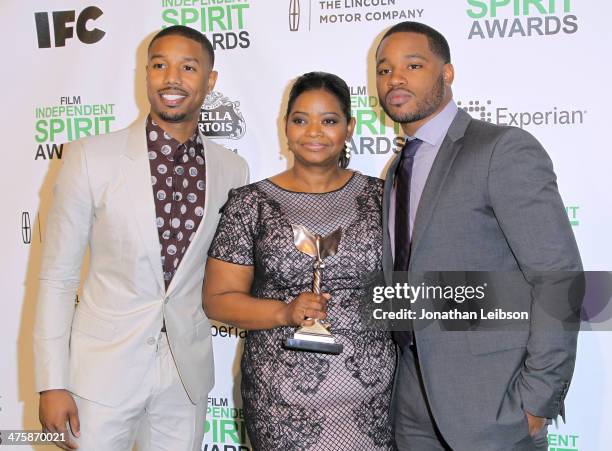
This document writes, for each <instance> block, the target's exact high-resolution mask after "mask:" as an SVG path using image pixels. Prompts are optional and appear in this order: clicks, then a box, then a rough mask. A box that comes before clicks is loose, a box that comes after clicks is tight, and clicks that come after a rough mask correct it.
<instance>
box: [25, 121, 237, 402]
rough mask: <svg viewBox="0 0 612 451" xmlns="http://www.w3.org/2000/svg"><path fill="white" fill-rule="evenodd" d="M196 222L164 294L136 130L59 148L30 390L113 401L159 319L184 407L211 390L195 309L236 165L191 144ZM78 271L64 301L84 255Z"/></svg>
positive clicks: (201, 321) (209, 357)
mask: <svg viewBox="0 0 612 451" xmlns="http://www.w3.org/2000/svg"><path fill="white" fill-rule="evenodd" d="M202 139H203V142H204V149H205V157H206V158H205V160H206V193H205V207H204V216H203V218H202V221H201V223H200V226H199V228H198V230H197V233H196V235H195V237H194V239H193V241H192V242H191V244H190V245H189V247H188V249H187V252H186V254H185V255H184V257H183V259H182V261H181V263H180V265H179V268H178V270H177V272H176V274H175V275H174V278H173V279H172V282H171V284H170V286H169V287H168V290H166V289H165V286H164V280H163V275H162V266H161V257H160V244H159V237H158V232H157V227H156V221H155V218H156V214H155V203H154V199H153V190H152V187H151V172H150V168H149V159H148V152H147V143H146V136H145V123H144V121H142V122H140V121H139V122H138V123H136V124H134V125H132V126H131V127H129V128H127V129H125V130H121V131H118V132H115V133H110V134H107V135H101V136H92V137H89V138H87V139H84V140H82V141H78V142H74V143H72V144H70V146H69V149H68V150H67V151H66V155H65V158H64V164H63V167H62V169H61V171H60V175H59V177H58V180H57V183H56V185H55V189H54V202H53V206H52V208H51V210H50V213H49V217H48V221H47V231H46V235H45V243H44V250H43V257H42V267H41V272H40V292H39V298H38V305H37V312H36V322H35V328H34V357H35V371H36V389H37V390H38V391H43V390H49V389H60V388H61V389H67V390H70V391H71V392H73V393H75V394H77V395H79V396H81V397H83V398H86V399H89V400H91V401H96V402H99V403H101V404H105V405H109V406H115V405H119V404H121V403H122V402H123V401H124V400H125V399H127V398H128V397H129V396H130V395H131V393H133V392H134V391H135V389H136V387H137V386H138V384H139V383H140V382H141V381H142V379H143V377H144V374H145V372H146V371H147V369H148V368H149V367H150V365H151V363H152V360H153V359H154V358H155V352H156V346H155V338H156V337H157V336H158V334H159V331H160V329H161V327H162V322H163V320H165V322H166V330H167V335H168V340H169V343H170V349H171V352H172V355H173V357H174V360H175V362H176V366H177V368H178V372H179V375H180V378H181V380H182V382H183V385H184V387H185V390H186V392H187V394H188V396H189V398H190V399H191V401H192V402H193V403H194V404H195V403H197V402H198V401H199V400H200V399H201V398H202V397H203V396H207V394H208V392H209V391H210V389H211V388H212V386H213V384H214V372H213V353H212V345H211V336H210V323H209V321H208V318H207V317H206V315H205V314H204V311H203V309H202V281H203V276H204V266H205V262H206V254H207V252H208V247H209V245H210V242H211V240H212V237H213V234H214V232H215V229H216V227H217V222H218V220H219V208H220V207H221V206H222V205H223V204H224V203H225V201H226V199H227V195H228V192H229V190H230V189H232V188H235V187H238V186H242V185H244V184H246V183H247V182H248V177H249V175H248V167H247V164H246V162H245V161H244V160H243V159H242V158H240V157H239V156H238V155H236V154H234V153H232V152H231V151H229V150H227V149H225V148H223V147H221V146H219V145H218V144H215V143H213V142H211V141H210V140H209V139H207V138H205V137H203V136H202ZM88 246H89V249H90V264H89V270H88V272H87V275H86V277H85V280H84V282H83V293H82V296H81V298H80V302H79V303H78V305H75V302H74V301H75V295H76V293H77V289H78V286H79V279H80V273H81V266H82V262H83V256H84V254H85V250H86V248H87V247H88Z"/></svg>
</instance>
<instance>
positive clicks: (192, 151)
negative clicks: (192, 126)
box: [146, 116, 206, 289]
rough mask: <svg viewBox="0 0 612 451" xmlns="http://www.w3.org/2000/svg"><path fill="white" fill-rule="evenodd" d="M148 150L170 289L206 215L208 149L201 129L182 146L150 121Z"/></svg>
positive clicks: (163, 265)
mask: <svg viewBox="0 0 612 451" xmlns="http://www.w3.org/2000/svg"><path fill="white" fill-rule="evenodd" d="M146 131H147V147H148V150H149V164H150V165H151V184H152V186H153V197H154V199H155V213H156V221H157V231H158V233H159V243H160V246H161V261H162V268H163V271H164V282H165V284H166V289H168V286H169V285H170V282H171V281H172V277H174V274H175V273H176V270H177V268H178V267H179V264H180V263H181V260H182V259H183V256H184V255H185V252H187V248H188V247H189V244H190V243H191V241H192V240H193V237H194V236H195V233H196V230H198V226H199V225H200V221H202V217H203V216H204V193H205V187H206V171H205V161H204V158H205V157H204V146H203V144H202V141H201V139H200V136H199V134H198V133H197V129H196V131H195V132H194V134H193V135H192V136H191V138H189V139H188V140H187V141H185V142H184V143H179V142H178V141H177V140H176V139H174V138H172V137H171V136H170V135H168V134H167V133H166V132H164V131H163V130H162V129H161V127H159V125H158V124H157V123H156V122H155V121H153V119H152V118H151V116H149V117H148V118H147V127H146Z"/></svg>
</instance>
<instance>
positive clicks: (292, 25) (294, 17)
mask: <svg viewBox="0 0 612 451" xmlns="http://www.w3.org/2000/svg"><path fill="white" fill-rule="evenodd" d="M299 28H300V0H289V31H298V29H299Z"/></svg>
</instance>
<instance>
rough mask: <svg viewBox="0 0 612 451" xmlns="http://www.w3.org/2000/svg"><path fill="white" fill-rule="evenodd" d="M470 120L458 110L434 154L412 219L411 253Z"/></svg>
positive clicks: (429, 218)
mask: <svg viewBox="0 0 612 451" xmlns="http://www.w3.org/2000/svg"><path fill="white" fill-rule="evenodd" d="M471 120H472V118H471V116H470V115H469V114H468V113H466V112H465V111H463V110H459V111H458V112H457V116H456V117H455V119H454V120H453V122H452V123H451V125H450V127H449V129H448V132H447V134H446V136H445V137H444V141H443V142H442V145H441V146H440V150H439V151H438V154H437V155H436V158H435V160H434V163H433V165H432V167H431V171H430V172H429V176H428V177H427V182H426V183H425V187H424V189H423V193H422V194H421V200H420V201H419V206H418V208H417V212H416V218H415V220H414V229H413V231H412V251H411V254H412V255H414V253H415V251H416V249H417V248H418V246H419V243H420V238H421V237H422V236H423V233H424V232H425V230H426V229H427V226H428V225H429V221H430V220H431V216H432V214H433V211H434V209H435V206H436V204H437V202H438V198H439V197H440V192H441V191H442V188H443V186H444V182H445V181H446V178H447V176H448V173H449V172H450V170H451V167H452V165H453V162H454V161H455V158H456V157H457V154H458V153H459V151H460V150H461V148H462V147H463V142H462V138H463V136H464V134H465V130H466V129H467V127H468V125H469V123H470V121H471Z"/></svg>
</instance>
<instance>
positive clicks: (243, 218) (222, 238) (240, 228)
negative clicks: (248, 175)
mask: <svg viewBox="0 0 612 451" xmlns="http://www.w3.org/2000/svg"><path fill="white" fill-rule="evenodd" d="M247 188H248V187H242V188H239V189H233V190H231V191H230V194H229V198H228V200H227V202H226V203H225V205H224V206H223V207H221V218H220V220H219V225H218V226H217V231H216V233H215V236H214V238H213V240H212V243H211V245H210V248H209V250H208V256H209V257H213V258H216V259H218V260H222V261H225V262H228V263H234V264H238V265H249V266H250V265H253V262H254V259H253V246H254V236H255V227H256V222H257V210H258V209H257V200H256V198H255V195H254V193H253V192H252V191H251V190H247Z"/></svg>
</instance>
